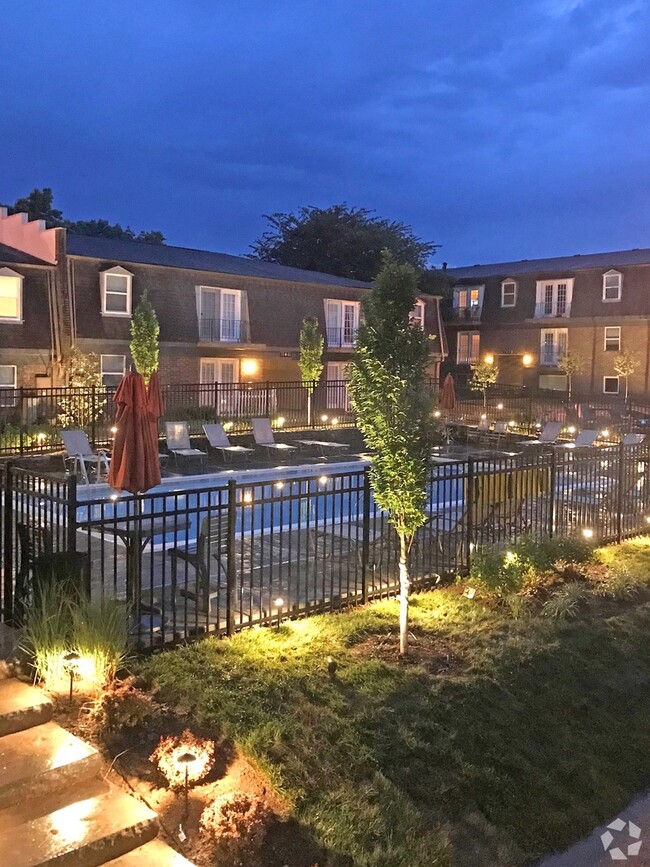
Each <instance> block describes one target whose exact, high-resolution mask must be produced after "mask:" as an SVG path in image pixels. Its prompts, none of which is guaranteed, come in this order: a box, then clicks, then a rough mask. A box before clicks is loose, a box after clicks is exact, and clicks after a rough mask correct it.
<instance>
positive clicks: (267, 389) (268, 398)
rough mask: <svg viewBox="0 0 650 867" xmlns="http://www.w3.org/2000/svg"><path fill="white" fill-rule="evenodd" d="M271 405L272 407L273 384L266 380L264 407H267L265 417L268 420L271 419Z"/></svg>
mask: <svg viewBox="0 0 650 867" xmlns="http://www.w3.org/2000/svg"><path fill="white" fill-rule="evenodd" d="M270 405H271V383H270V382H269V380H268V379H267V380H266V386H265V388H264V406H265V407H266V409H265V411H264V415H265V416H266V417H267V418H271V410H270Z"/></svg>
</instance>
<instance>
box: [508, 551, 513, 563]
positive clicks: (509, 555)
mask: <svg viewBox="0 0 650 867" xmlns="http://www.w3.org/2000/svg"><path fill="white" fill-rule="evenodd" d="M514 559H515V555H514V554H513V553H512V551H506V560H507V561H508V563H512V562H513V560H514Z"/></svg>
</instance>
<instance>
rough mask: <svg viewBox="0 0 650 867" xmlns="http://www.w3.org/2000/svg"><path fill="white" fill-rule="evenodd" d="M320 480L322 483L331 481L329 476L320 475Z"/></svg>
mask: <svg viewBox="0 0 650 867" xmlns="http://www.w3.org/2000/svg"><path fill="white" fill-rule="evenodd" d="M318 481H319V482H320V483H321V485H326V484H327V483H328V481H329V476H319V477H318Z"/></svg>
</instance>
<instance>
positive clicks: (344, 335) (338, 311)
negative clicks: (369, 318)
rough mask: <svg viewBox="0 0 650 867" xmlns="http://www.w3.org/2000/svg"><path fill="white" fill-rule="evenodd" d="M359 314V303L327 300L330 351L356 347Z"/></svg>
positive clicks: (326, 317) (327, 329) (326, 313)
mask: <svg viewBox="0 0 650 867" xmlns="http://www.w3.org/2000/svg"><path fill="white" fill-rule="evenodd" d="M359 312H360V304H359V302H358V301H338V300H336V299H332V298H326V299H325V327H326V331H327V345H328V346H329V347H330V349H341V348H351V347H353V346H354V344H355V341H356V339H357V330H358V328H359Z"/></svg>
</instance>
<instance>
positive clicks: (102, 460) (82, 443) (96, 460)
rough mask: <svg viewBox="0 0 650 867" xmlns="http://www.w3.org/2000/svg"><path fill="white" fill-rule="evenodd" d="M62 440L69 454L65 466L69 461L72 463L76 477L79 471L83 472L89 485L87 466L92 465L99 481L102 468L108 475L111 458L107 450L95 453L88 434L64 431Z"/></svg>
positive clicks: (77, 431) (79, 431) (81, 431)
mask: <svg viewBox="0 0 650 867" xmlns="http://www.w3.org/2000/svg"><path fill="white" fill-rule="evenodd" d="M61 439H62V440H63V445H64V446H65V450H66V452H67V456H66V457H65V458H64V459H63V460H64V464H66V463H67V462H68V461H71V462H72V471H73V473H74V474H75V475H76V474H77V471H80V472H81V476H82V478H83V480H84V482H85V483H86V484H87V485H88V484H90V480H89V478H88V469H87V466H86V465H90V467H92V468H93V469H94V471H95V478H96V479H97V481H99V477H100V475H101V468H102V467H103V468H104V471H105V473H106V475H108V467H109V463H110V458H109V456H108V453H107V451H106V449H97V451H96V452H94V451H93V450H92V448H91V445H90V442H89V441H88V434H87V433H86V432H85V431H83V430H64V431H61Z"/></svg>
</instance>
